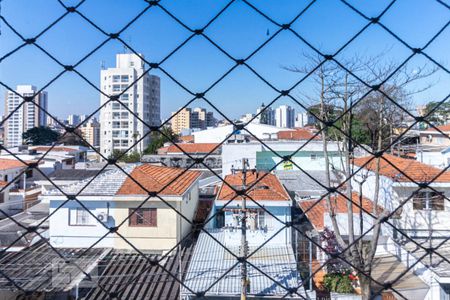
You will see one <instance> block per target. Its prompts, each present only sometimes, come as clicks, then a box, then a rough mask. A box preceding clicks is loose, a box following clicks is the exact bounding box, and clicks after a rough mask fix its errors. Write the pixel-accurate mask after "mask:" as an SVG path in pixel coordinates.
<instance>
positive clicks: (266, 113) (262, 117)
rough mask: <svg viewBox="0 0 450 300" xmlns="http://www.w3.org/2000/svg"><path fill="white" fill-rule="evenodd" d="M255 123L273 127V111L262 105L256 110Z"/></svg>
mask: <svg viewBox="0 0 450 300" xmlns="http://www.w3.org/2000/svg"><path fill="white" fill-rule="evenodd" d="M256 114H257V117H256V118H255V123H259V124H266V125H272V126H275V123H276V122H275V110H274V109H272V107H270V106H269V107H266V106H265V105H264V103H263V104H261V106H260V107H259V108H258V109H257V110H256Z"/></svg>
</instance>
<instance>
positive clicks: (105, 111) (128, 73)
mask: <svg viewBox="0 0 450 300" xmlns="http://www.w3.org/2000/svg"><path fill="white" fill-rule="evenodd" d="M142 58H143V56H142V55H136V54H128V53H127V54H117V55H116V66H115V67H114V68H108V69H105V70H101V72H100V77H101V78H100V88H101V90H102V92H103V93H105V94H106V95H110V96H113V95H119V100H120V102H121V103H119V102H117V101H112V102H108V101H109V98H108V97H106V96H105V95H103V94H102V95H101V98H100V104H101V105H103V104H105V103H106V102H108V103H107V104H106V105H105V106H103V108H102V109H101V110H100V128H101V132H100V152H101V154H102V155H103V156H105V157H108V156H110V155H111V154H112V152H113V150H119V151H125V150H128V149H129V148H130V147H131V146H132V145H134V144H135V143H136V142H137V141H138V140H141V141H140V142H139V143H137V145H136V146H135V148H134V150H135V151H138V152H142V151H143V150H144V149H145V148H146V147H147V145H148V144H149V143H150V136H149V135H148V134H147V133H148V132H149V130H150V129H149V126H158V125H160V123H161V116H160V79H159V77H158V76H155V75H149V74H148V73H145V72H146V70H145V65H144V61H143V59H142ZM136 80H137V81H136ZM135 81H136V82H135ZM130 84H132V85H131V86H130ZM124 106H127V107H128V109H130V110H131V112H132V113H131V112H130V111H128V110H127V109H126V108H125V107H124ZM138 117H139V119H140V120H139V119H138Z"/></svg>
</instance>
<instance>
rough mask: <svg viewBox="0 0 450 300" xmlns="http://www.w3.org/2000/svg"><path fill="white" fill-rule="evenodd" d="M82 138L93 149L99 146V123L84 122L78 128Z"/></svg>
mask: <svg viewBox="0 0 450 300" xmlns="http://www.w3.org/2000/svg"><path fill="white" fill-rule="evenodd" d="M80 130H81V134H82V135H83V138H84V139H85V140H86V141H87V142H88V143H89V144H90V145H91V146H93V147H96V148H97V147H99V146H100V123H99V122H98V121H97V120H96V119H95V118H93V119H90V120H89V121H87V122H85V123H84V124H83V126H81V128H80Z"/></svg>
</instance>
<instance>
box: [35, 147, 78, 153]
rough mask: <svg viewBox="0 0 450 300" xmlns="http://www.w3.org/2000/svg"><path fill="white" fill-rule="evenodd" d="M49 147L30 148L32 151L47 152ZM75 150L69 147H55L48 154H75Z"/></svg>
mask: <svg viewBox="0 0 450 300" xmlns="http://www.w3.org/2000/svg"><path fill="white" fill-rule="evenodd" d="M50 148H51V146H38V147H34V148H31V149H32V150H36V151H38V152H47V151H48V149H50ZM77 151H78V150H77V149H74V148H70V147H63V146H55V147H53V148H52V150H50V152H77Z"/></svg>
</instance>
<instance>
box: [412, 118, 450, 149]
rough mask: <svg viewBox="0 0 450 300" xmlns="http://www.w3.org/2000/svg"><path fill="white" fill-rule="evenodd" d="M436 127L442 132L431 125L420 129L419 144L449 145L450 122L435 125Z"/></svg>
mask: <svg viewBox="0 0 450 300" xmlns="http://www.w3.org/2000/svg"><path fill="white" fill-rule="evenodd" d="M437 128H438V129H439V130H440V131H441V132H442V133H441V132H439V131H437V130H436V129H435V128H433V127H430V128H428V129H427V130H422V131H420V133H419V134H420V144H421V145H426V146H441V147H442V146H450V123H449V124H446V125H441V126H437Z"/></svg>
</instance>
